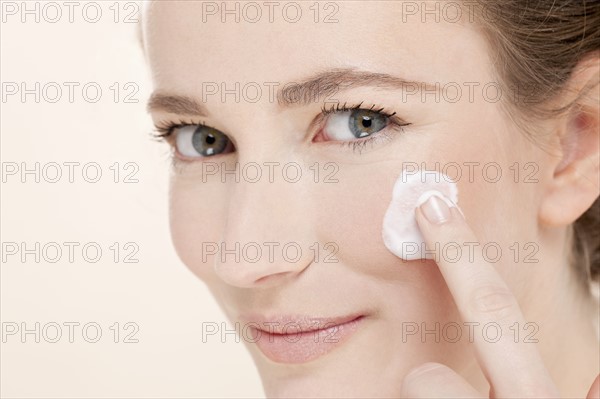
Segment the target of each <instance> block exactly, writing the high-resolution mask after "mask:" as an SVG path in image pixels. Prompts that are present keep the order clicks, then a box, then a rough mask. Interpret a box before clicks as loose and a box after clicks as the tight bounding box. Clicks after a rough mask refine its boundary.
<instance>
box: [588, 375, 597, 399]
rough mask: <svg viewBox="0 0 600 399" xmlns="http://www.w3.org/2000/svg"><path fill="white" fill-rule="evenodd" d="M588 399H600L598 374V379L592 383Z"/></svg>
mask: <svg viewBox="0 0 600 399" xmlns="http://www.w3.org/2000/svg"><path fill="white" fill-rule="evenodd" d="M586 399H600V374H598V377H596V379H595V380H594V382H593V383H592V386H591V387H590V390H589V392H588V394H587V396H586Z"/></svg>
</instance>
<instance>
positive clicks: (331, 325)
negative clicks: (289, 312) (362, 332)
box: [246, 315, 365, 363]
mask: <svg viewBox="0 0 600 399" xmlns="http://www.w3.org/2000/svg"><path fill="white" fill-rule="evenodd" d="M364 317H365V316H364V315H349V316H343V317H318V318H315V317H306V316H297V317H293V316H280V317H275V318H269V319H267V318H261V317H254V318H252V319H248V320H249V323H247V326H248V329H249V330H250V331H251V334H250V335H251V336H250V337H246V339H247V340H248V341H249V342H251V343H255V344H256V346H257V347H258V348H259V349H260V350H261V352H262V353H263V354H264V355H265V356H266V357H267V358H268V359H270V360H272V361H274V362H277V363H305V362H308V361H311V360H314V359H317V358H319V357H321V356H323V355H325V354H327V353H329V352H330V351H332V350H333V349H335V348H337V347H339V346H340V345H342V344H343V343H344V342H346V341H347V340H348V338H350V336H351V335H352V334H353V333H354V332H355V331H356V330H357V329H358V327H359V325H360V324H361V321H362V320H363V319H364Z"/></svg>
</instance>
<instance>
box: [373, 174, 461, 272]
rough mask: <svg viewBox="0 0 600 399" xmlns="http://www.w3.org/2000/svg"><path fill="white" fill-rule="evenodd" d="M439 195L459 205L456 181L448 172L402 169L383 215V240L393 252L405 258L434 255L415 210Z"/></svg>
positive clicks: (429, 257)
mask: <svg viewBox="0 0 600 399" xmlns="http://www.w3.org/2000/svg"><path fill="white" fill-rule="evenodd" d="M440 193H441V194H443V195H439V194H440ZM436 194H437V195H438V196H440V197H442V198H444V196H445V197H447V198H448V199H450V200H452V201H453V202H454V203H455V204H458V189H457V187H456V183H455V182H454V181H453V180H452V179H450V178H449V177H448V176H446V175H445V174H443V173H439V172H436V171H430V170H427V171H424V170H419V171H411V172H406V171H402V174H401V175H400V177H398V179H397V180H396V183H394V190H393V192H392V201H391V202H390V205H389V207H388V209H387V211H386V213H385V216H384V218H383V231H382V235H383V242H384V243H385V246H386V247H387V248H388V249H389V250H390V252H392V253H393V254H394V255H396V256H398V257H400V258H402V259H406V260H415V259H432V258H433V254H430V253H427V251H426V250H425V240H424V239H423V236H422V235H421V231H420V230H419V226H418V225H417V220H416V219H415V209H416V208H417V207H418V206H420V205H421V204H422V203H424V202H425V201H427V199H428V198H429V197H431V196H432V195H436ZM446 202H447V203H448V205H449V206H452V203H449V202H448V201H446Z"/></svg>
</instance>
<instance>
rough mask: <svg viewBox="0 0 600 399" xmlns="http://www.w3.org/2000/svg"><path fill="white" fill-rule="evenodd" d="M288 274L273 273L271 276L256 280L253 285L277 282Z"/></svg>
mask: <svg viewBox="0 0 600 399" xmlns="http://www.w3.org/2000/svg"><path fill="white" fill-rule="evenodd" d="M289 273H290V272H280V273H273V274H269V275H267V276H263V277H261V278H259V279H257V280H255V281H254V284H265V283H266V282H267V281H269V282H271V281H273V280H277V279H280V278H282V277H283V276H284V275H286V274H289Z"/></svg>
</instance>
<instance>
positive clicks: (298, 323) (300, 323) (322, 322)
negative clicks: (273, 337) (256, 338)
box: [241, 313, 363, 335]
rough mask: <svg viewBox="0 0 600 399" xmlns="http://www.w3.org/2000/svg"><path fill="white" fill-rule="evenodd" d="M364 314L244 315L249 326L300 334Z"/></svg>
mask: <svg viewBox="0 0 600 399" xmlns="http://www.w3.org/2000/svg"><path fill="white" fill-rule="evenodd" d="M362 316H363V314H358V313H355V314H350V315H347V316H337V317H312V316H306V315H276V316H271V317H265V316H260V315H255V316H249V317H242V318H241V319H242V320H243V321H244V322H245V323H246V324H247V325H248V326H249V327H253V328H256V329H258V330H261V331H263V332H265V333H270V334H279V335H285V334H298V333H300V332H309V331H317V330H323V329H327V328H332V327H335V326H339V325H342V324H345V323H348V322H351V321H353V320H356V319H358V318H360V317H362Z"/></svg>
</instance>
